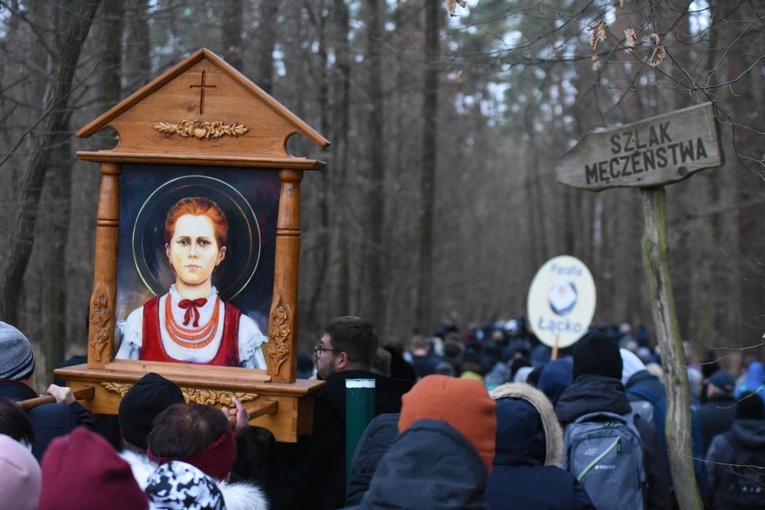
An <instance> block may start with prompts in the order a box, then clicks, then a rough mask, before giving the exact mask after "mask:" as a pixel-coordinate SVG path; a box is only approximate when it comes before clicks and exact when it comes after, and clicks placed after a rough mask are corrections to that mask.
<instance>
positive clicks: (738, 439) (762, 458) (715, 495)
mask: <svg viewBox="0 0 765 510" xmlns="http://www.w3.org/2000/svg"><path fill="white" fill-rule="evenodd" d="M751 398H757V397H756V396H753V397H751ZM736 446H738V448H743V449H745V450H746V451H747V457H746V459H743V460H744V461H743V462H742V459H741V458H739V459H736V456H737V455H738V452H737V449H736ZM706 460H707V462H706V464H705V465H706V468H707V473H708V474H709V491H708V492H707V496H706V498H705V503H706V508H723V509H724V508H727V507H726V506H725V504H724V503H723V502H722V501H720V498H719V496H720V494H719V492H720V481H721V479H722V477H723V474H724V471H725V470H726V469H729V466H730V465H731V464H742V463H744V464H745V465H747V466H765V420H763V419H760V420H742V419H738V420H736V421H734V422H733V426H732V427H731V429H730V431H728V432H725V433H723V434H719V435H717V436H715V438H714V439H713V440H712V444H711V445H709V452H708V453H707V459H706ZM763 501H764V502H765V496H764V497H763Z"/></svg>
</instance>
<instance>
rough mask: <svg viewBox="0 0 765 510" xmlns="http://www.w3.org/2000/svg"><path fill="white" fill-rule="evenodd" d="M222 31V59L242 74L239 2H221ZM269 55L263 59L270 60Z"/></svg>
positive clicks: (241, 28)
mask: <svg viewBox="0 0 765 510" xmlns="http://www.w3.org/2000/svg"><path fill="white" fill-rule="evenodd" d="M221 22H222V23H221V25H222V26H221V28H222V30H223V58H224V59H225V60H226V62H228V63H229V64H231V65H232V66H233V67H234V68H236V69H237V70H239V71H242V72H244V69H243V64H244V61H243V58H242V48H244V41H242V31H243V30H244V22H243V19H242V2H241V0H226V1H225V2H223V19H222V20H221ZM270 57H271V55H264V58H270Z"/></svg>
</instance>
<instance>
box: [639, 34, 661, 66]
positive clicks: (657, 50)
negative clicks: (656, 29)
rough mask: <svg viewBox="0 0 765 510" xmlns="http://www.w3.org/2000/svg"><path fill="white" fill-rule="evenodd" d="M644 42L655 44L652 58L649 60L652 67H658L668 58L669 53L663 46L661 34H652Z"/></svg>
mask: <svg viewBox="0 0 765 510" xmlns="http://www.w3.org/2000/svg"><path fill="white" fill-rule="evenodd" d="M643 42H646V43H649V44H653V51H652V52H651V57H650V58H649V59H648V65H649V66H651V67H658V66H659V65H660V64H661V63H662V62H664V59H665V58H667V51H666V50H665V49H664V45H663V44H661V38H660V37H659V34H651V35H650V36H649V37H646V38H645V39H643Z"/></svg>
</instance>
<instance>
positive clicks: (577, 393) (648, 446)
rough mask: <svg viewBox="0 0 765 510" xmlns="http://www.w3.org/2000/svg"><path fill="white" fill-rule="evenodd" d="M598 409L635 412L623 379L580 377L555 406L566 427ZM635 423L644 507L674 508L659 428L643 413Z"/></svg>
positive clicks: (559, 418)
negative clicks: (644, 482)
mask: <svg viewBox="0 0 765 510" xmlns="http://www.w3.org/2000/svg"><path fill="white" fill-rule="evenodd" d="M597 411H608V412H611V413H616V414H622V415H624V414H629V413H630V412H631V411H632V407H631V406H630V403H629V400H627V395H626V394H625V392H624V386H623V385H622V383H621V381H619V380H618V379H614V378H611V377H604V376H599V375H582V376H579V377H578V378H577V379H576V380H575V381H574V383H573V384H572V385H571V386H569V387H568V388H567V389H566V390H565V391H564V392H563V394H562V395H561V396H560V399H559V400H558V404H557V405H556V406H555V413H556V414H557V415H558V420H559V421H560V423H561V425H562V426H563V427H564V428H565V427H566V425H568V424H569V423H571V422H573V421H574V420H576V419H577V418H579V417H580V416H583V415H585V414H587V413H593V412H597ZM635 425H636V427H637V429H638V432H639V433H640V439H641V440H642V442H643V466H644V468H645V475H646V480H647V481H648V491H647V495H646V505H645V507H646V508H652V509H664V508H666V509H669V508H672V501H671V497H670V493H669V483H668V481H667V473H668V472H669V468H668V466H667V460H666V457H665V455H664V452H663V449H662V446H661V442H660V440H659V436H658V434H657V432H656V428H655V427H654V426H653V424H652V423H649V422H647V421H646V420H644V419H642V418H641V417H640V416H638V417H637V418H636V419H635Z"/></svg>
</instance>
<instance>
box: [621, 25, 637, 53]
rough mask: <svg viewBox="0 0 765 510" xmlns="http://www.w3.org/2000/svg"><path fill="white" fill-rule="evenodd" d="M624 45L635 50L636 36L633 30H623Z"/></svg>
mask: <svg viewBox="0 0 765 510" xmlns="http://www.w3.org/2000/svg"><path fill="white" fill-rule="evenodd" d="M624 45H625V46H627V47H628V48H637V34H636V33H635V29H634V28H632V27H630V28H625V29H624Z"/></svg>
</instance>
